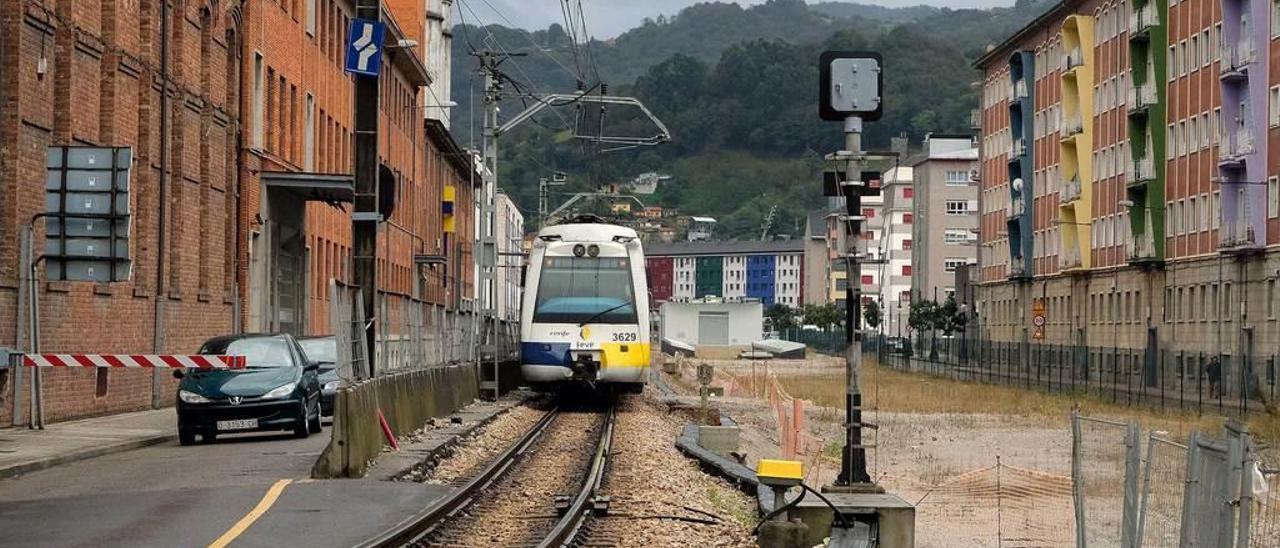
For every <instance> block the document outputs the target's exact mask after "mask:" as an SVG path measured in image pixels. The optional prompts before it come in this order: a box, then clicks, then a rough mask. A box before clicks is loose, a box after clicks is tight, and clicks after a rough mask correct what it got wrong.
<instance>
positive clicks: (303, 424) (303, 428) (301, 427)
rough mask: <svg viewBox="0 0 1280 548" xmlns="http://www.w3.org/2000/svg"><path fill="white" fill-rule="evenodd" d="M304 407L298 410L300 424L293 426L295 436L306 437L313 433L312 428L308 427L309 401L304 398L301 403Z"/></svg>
mask: <svg viewBox="0 0 1280 548" xmlns="http://www.w3.org/2000/svg"><path fill="white" fill-rule="evenodd" d="M300 405H301V406H302V409H301V410H300V411H299V412H298V425H297V426H295V427H293V437H295V438H299V439H301V438H305V437H307V436H310V435H311V429H310V428H307V402H306V400H303V401H302V403H301V404H300Z"/></svg>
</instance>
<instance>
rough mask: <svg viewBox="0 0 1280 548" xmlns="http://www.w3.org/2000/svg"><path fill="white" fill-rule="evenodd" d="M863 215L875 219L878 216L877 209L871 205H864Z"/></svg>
mask: <svg viewBox="0 0 1280 548" xmlns="http://www.w3.org/2000/svg"><path fill="white" fill-rule="evenodd" d="M862 216H863V217H866V218H868V219H874V218H876V210H874V209H872V208H869V207H864V208H862Z"/></svg>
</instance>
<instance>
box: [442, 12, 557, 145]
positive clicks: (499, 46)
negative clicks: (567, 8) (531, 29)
mask: <svg viewBox="0 0 1280 548" xmlns="http://www.w3.org/2000/svg"><path fill="white" fill-rule="evenodd" d="M482 1H484V3H485V4H486V5H489V8H490V9H494V8H493V5H492V4H489V2H488V1H487V0H482ZM458 4H459V6H461V7H462V8H463V9H465V10H466V11H469V12H471V16H472V18H473V19H475V20H476V22H477V23H480V22H482V21H481V19H480V16H479V14H477V13H476V12H475V10H474V9H472V8H471V6H470V5H469V4H467V3H466V2H465V1H464V0H458ZM494 11H495V12H496V13H497V14H498V16H499V17H501V18H502V19H503V20H506V21H507V22H508V23H510V20H509V19H507V18H506V16H505V15H502V13H501V12H499V11H497V10H496V9H494ZM458 13H459V14H460V15H461V16H462V18H463V19H465V18H466V16H465V14H463V11H462V10H459V12H458ZM481 28H483V29H484V31H485V32H486V33H487V34H488V36H487V38H486V40H487V41H488V42H489V43H490V44H491V45H493V46H494V47H495V48H496V49H497V50H498V51H501V52H502V54H503V55H504V56H506V57H505V58H506V60H510V61H511V64H512V65H514V66H515V67H516V71H517V72H519V73H520V75H521V76H522V77H523V78H524V79H525V80H527V81H528V82H529V83H530V84H529V87H528V88H527V89H528V90H533V85H532V84H533V81H534V80H533V78H530V77H529V74H528V73H526V72H525V71H524V68H523V67H521V66H520V63H519V62H517V61H515V59H514V56H513V55H511V52H510V51H508V50H507V48H506V47H505V46H503V45H502V41H501V40H499V39H498V37H497V36H496V35H494V34H493V31H492V30H490V29H489V28H488V27H487V26H485V27H481ZM517 30H519V29H517ZM525 34H526V36H527V34H528V33H525ZM530 43H533V40H532V38H530ZM534 46H535V47H537V44H534ZM539 51H541V49H539ZM472 53H475V52H472ZM543 54H546V52H543ZM548 57H550V56H548ZM552 60H553V61H554V59H552ZM561 67H562V68H563V65H561ZM490 69H493V68H492V67H490ZM566 71H567V69H566ZM494 72H495V74H497V75H499V76H500V77H503V78H506V81H507V82H512V83H514V80H513V79H512V78H510V77H509V76H507V75H505V74H503V73H501V72H498V71H496V70H494ZM571 74H572V73H571ZM513 87H515V86H513ZM516 91H517V92H520V91H521V90H520V89H519V88H517V90H516ZM522 93H523V94H526V95H530V96H536V95H537V94H536V93H535V92H534V91H525V92H522ZM552 112H553V113H554V114H555V115H556V117H558V118H560V121H561V123H563V124H565V128H566V129H569V128H571V127H572V126H570V125H569V121H568V120H566V119H565V117H564V115H562V114H560V113H559V112H558V111H555V110H552Z"/></svg>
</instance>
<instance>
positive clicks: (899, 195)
mask: <svg viewBox="0 0 1280 548" xmlns="http://www.w3.org/2000/svg"><path fill="white" fill-rule="evenodd" d="M914 176H915V173H914V170H913V169H912V168H910V167H897V168H894V169H891V170H889V171H888V172H886V173H885V175H884V184H883V186H882V187H881V192H880V198H881V200H882V209H883V213H882V216H883V218H884V222H883V227H884V229H883V232H882V233H881V234H877V235H876V239H875V241H876V242H877V245H878V246H879V247H880V249H881V250H882V253H883V254H884V259H885V260H884V262H883V264H880V265H875V275H876V282H877V283H878V284H879V290H878V293H879V298H880V302H881V303H882V307H881V312H883V314H882V315H883V316H884V320H883V322H882V323H883V324H884V333H885V334H886V335H890V336H896V335H898V333H899V332H901V333H904V334H905V333H906V332H907V314H908V312H909V310H910V306H911V273H912V264H911V249H912V237H911V229H912V223H914V222H915V219H914V214H913V213H912V208H913V207H914V203H915V188H914V187H913V182H914ZM899 330H901V331H899Z"/></svg>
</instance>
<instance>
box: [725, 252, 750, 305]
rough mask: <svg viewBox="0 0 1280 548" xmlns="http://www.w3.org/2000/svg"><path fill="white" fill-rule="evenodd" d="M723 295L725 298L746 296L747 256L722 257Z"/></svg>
mask: <svg viewBox="0 0 1280 548" xmlns="http://www.w3.org/2000/svg"><path fill="white" fill-rule="evenodd" d="M723 285H724V290H723V291H724V297H725V298H727V299H732V298H742V297H746V296H747V256H746V255H727V256H725V258H724V281H723Z"/></svg>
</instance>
